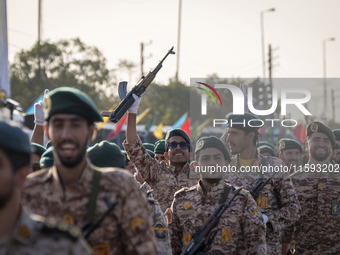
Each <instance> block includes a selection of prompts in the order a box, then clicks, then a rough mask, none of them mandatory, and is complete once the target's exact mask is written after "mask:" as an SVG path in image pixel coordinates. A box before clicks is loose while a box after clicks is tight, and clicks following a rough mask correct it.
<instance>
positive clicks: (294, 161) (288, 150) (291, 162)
mask: <svg viewBox="0 0 340 255" xmlns="http://www.w3.org/2000/svg"><path fill="white" fill-rule="evenodd" d="M301 154H302V147H301V145H300V143H299V142H298V141H296V140H294V139H291V138H282V139H281V140H280V141H279V158H280V159H281V160H282V161H283V162H284V163H285V164H286V166H288V167H289V168H290V174H291V173H294V170H296V169H297V167H298V166H299V165H301ZM293 237H294V226H290V227H288V228H286V229H285V230H284V232H283V235H282V254H284V255H286V254H287V253H288V251H289V249H290V250H291V251H294V249H295V248H294V247H295V245H294V244H293V245H291V244H292V241H293ZM290 247H291V248H290Z"/></svg>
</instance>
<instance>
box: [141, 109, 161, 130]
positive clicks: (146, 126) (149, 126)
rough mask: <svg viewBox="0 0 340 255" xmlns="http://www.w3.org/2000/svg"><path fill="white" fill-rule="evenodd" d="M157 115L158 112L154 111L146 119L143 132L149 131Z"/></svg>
mask: <svg viewBox="0 0 340 255" xmlns="http://www.w3.org/2000/svg"><path fill="white" fill-rule="evenodd" d="M157 116H158V112H156V113H155V114H154V115H153V116H152V118H151V119H150V120H149V121H148V123H146V124H145V127H144V130H145V133H146V134H147V133H149V131H150V128H151V127H152V126H153V125H154V124H155V122H156V119H157Z"/></svg>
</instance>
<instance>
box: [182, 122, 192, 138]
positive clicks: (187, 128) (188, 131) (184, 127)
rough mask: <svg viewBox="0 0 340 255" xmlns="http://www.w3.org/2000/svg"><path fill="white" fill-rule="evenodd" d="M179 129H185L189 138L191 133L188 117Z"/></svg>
mask: <svg viewBox="0 0 340 255" xmlns="http://www.w3.org/2000/svg"><path fill="white" fill-rule="evenodd" d="M181 129H182V130H183V131H185V132H186V133H187V134H188V136H189V137H190V139H191V133H190V118H187V120H186V121H185V122H184V123H183V125H182V126H181Z"/></svg>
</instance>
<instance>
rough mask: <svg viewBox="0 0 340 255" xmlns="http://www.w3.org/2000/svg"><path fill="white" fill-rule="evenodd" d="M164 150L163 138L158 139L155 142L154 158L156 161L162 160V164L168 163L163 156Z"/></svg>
mask: <svg viewBox="0 0 340 255" xmlns="http://www.w3.org/2000/svg"><path fill="white" fill-rule="evenodd" d="M164 152H165V140H164V139H163V140H158V141H157V142H156V143H155V150H154V153H155V159H156V160H157V161H158V163H161V162H163V163H164V164H166V165H167V164H168V161H167V160H166V158H165V156H164Z"/></svg>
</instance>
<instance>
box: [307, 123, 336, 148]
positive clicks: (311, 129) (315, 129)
mask: <svg viewBox="0 0 340 255" xmlns="http://www.w3.org/2000/svg"><path fill="white" fill-rule="evenodd" d="M306 133H307V136H308V137H309V136H310V135H311V134H313V133H324V134H325V135H327V136H328V137H329V139H330V140H331V143H332V146H333V147H334V146H335V136H334V134H333V132H332V130H330V129H329V127H327V126H326V125H324V124H322V123H321V122H318V121H314V122H312V123H310V124H309V125H308V127H307V130H306Z"/></svg>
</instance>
